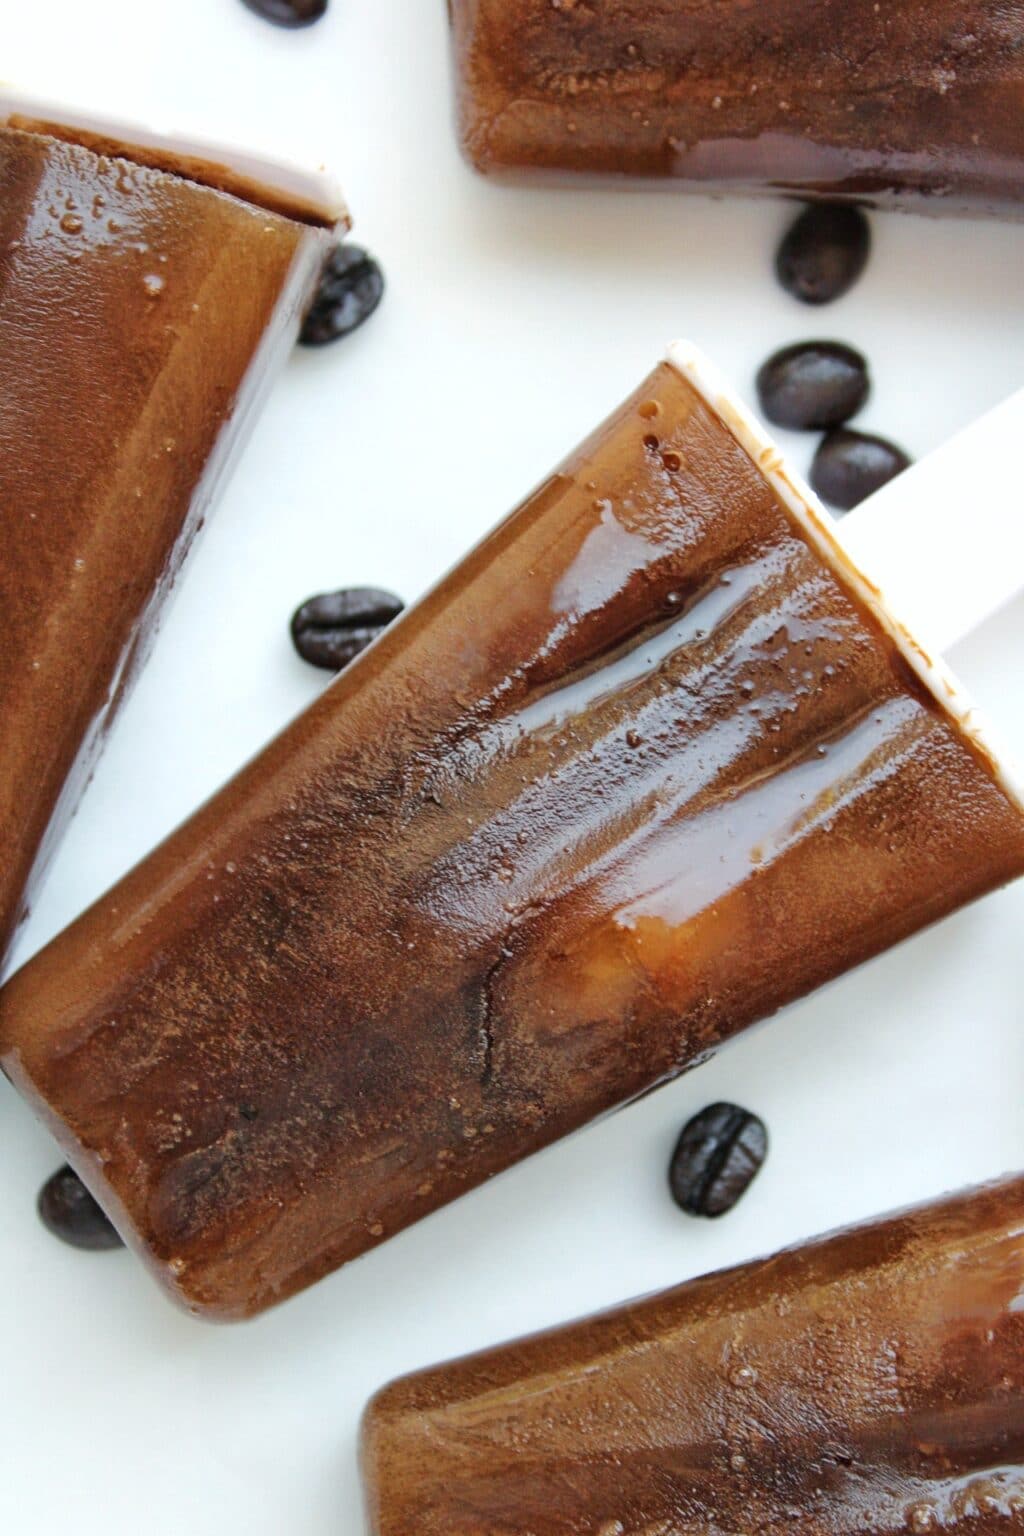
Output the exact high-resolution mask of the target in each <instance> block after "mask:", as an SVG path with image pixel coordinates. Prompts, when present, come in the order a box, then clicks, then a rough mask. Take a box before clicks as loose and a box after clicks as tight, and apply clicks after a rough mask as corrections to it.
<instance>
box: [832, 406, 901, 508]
mask: <svg viewBox="0 0 1024 1536" xmlns="http://www.w3.org/2000/svg"><path fill="white" fill-rule="evenodd" d="M910 462H911V461H910V459H909V458H908V456H907V455H906V454H905V453H904V452H903V449H902V448H897V446H896V444H895V443H890V442H889V441H888V439H887V438H884V437H871V436H870V435H869V434H868V433H866V432H853V431H851V430H850V429H849V428H848V427H838V428H837V429H836V430H835V431H834V432H828V433H826V435H825V436H824V437H823V438H822V440H821V446H820V447H819V449H818V451H817V453H816V454H815V455H814V462H813V463H812V465H811V484H812V485H813V486H814V489H815V490H816V491H817V493H818V495H819V496H820V497H821V499H822V501H827V502H828V503H829V504H830V505H831V506H833V507H838V509H839V510H840V511H841V512H849V510H850V508H851V507H855V506H857V504H858V503H859V502H862V501H863V500H864V498H865V497H866V496H870V495H871V494H872V492H874V491H877V490H879V489H880V488H881V487H882V486H883V485H887V484H888V482H889V481H890V480H892V479H894V477H895V476H896V475H898V474H901V473H902V471H903V470H905V469H906V468H907V467H908V466H909V464H910Z"/></svg>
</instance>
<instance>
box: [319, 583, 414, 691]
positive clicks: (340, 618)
mask: <svg viewBox="0 0 1024 1536" xmlns="http://www.w3.org/2000/svg"><path fill="white" fill-rule="evenodd" d="M404 606H405V605H404V603H403V602H402V599H401V598H400V597H396V596H395V594H394V593H393V592H386V591H384V590H383V589H381V588H379V587H343V588H341V590H339V591H337V592H321V593H319V594H318V595H317V596H316V597H311V598H309V599H308V600H307V601H306V602H304V603H303V604H302V605H301V606H300V607H299V608H297V609H296V610H295V613H294V614H293V615H292V621H291V634H292V642H293V644H294V646H295V649H296V651H297V652H298V654H299V655H300V656H301V657H302V659H303V661H307V662H309V663H310V664H311V665H312V666H315V667H322V668H323V669H324V670H325V671H329V672H340V671H341V670H342V668H343V667H347V666H348V664H349V663H350V662H352V661H354V660H355V658H356V657H357V656H358V655H359V654H360V652H361V651H364V650H365V649H366V648H367V646H368V645H371V644H372V643H373V641H374V640H376V639H377V637H378V635H380V634H381V633H382V631H383V630H385V629H386V628H387V627H388V625H389V624H391V623H393V621H394V620H395V619H397V617H398V615H399V614H400V613H401V612H402V609H403V608H404Z"/></svg>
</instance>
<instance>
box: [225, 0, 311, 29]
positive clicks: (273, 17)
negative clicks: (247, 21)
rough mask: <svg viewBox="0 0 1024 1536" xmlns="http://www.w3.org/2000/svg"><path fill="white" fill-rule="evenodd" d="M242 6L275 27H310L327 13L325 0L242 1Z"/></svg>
mask: <svg viewBox="0 0 1024 1536" xmlns="http://www.w3.org/2000/svg"><path fill="white" fill-rule="evenodd" d="M242 4H243V5H244V6H246V7H247V9H248V10H250V11H255V12H256V15H257V16H262V17H263V18H264V20H265V21H272V22H273V23H274V25H275V27H310V26H312V25H313V22H314V21H319V20H320V18H321V16H323V15H325V14H326V11H327V0H242Z"/></svg>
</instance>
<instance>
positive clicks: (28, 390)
mask: <svg viewBox="0 0 1024 1536" xmlns="http://www.w3.org/2000/svg"><path fill="white" fill-rule="evenodd" d="M2 107H3V102H2V101H0V108H2ZM48 126H49V127H50V128H52V132H48V131H44V130H43V127H42V125H39V126H37V127H33V128H29V129H26V128H19V127H15V126H11V122H10V121H9V120H4V121H0V194H2V195H0V359H2V363H3V377H4V386H3V405H2V407H0V519H2V530H3V537H2V540H0V612H2V615H3V619H2V623H0V717H2V719H3V730H2V732H0V955H2V952H3V951H4V950H5V949H6V947H7V944H8V942H9V940H10V937H11V934H12V931H13V929H14V927H15V925H16V923H17V921H18V918H19V916H21V915H22V914H23V911H24V905H25V901H26V899H27V891H28V888H29V885H30V881H31V878H32V876H33V872H37V871H38V868H39V866H40V864H41V861H42V858H43V857H44V856H45V851H46V846H47V844H48V842H50V841H52V839H53V837H54V836H55V834H56V832H57V831H58V830H59V826H60V823H61V821H62V820H63V816H64V813H65V812H66V811H67V810H69V809H70V808H71V807H72V806H73V804H74V800H75V798H76V796H77V793H78V790H79V789H80V787H81V784H82V781H83V779H84V777H85V775H86V774H87V773H88V771H89V768H90V766H91V764H92V761H93V759H94V757H95V752H96V749H97V747H98V745H99V742H100V741H101V739H102V737H103V734H104V733H105V731H106V729H107V727H108V725H109V722H110V719H111V716H112V713H113V711H114V708H115V706H116V704H117V702H118V700H119V698H120V697H121V696H122V694H123V692H124V690H125V688H126V686H127V685H128V684H129V683H130V681H131V677H132V674H133V672H134V671H135V670H136V669H137V667H138V665H139V663H140V660H141V659H142V656H143V654H144V651H145V648H146V644H147V638H148V635H149V632H150V629H151V627H152V625H153V622H154V620H155V617H156V614H157V610H158V608H159V605H160V602H161V600H162V598H163V597H164V595H165V594H166V592H167V590H168V588H169V587H170V585H171V583H172V582H173V580H174V576H175V573H176V571H177V569H178V567H179V565H180V563H181V560H182V558H183V556H184V554H185V552H186V550H187V548H188V545H189V543H190V542H191V540H192V537H193V535H194V534H195V532H196V529H197V528H198V526H199V524H200V523H201V521H202V519H203V517H204V515H205V512H206V509H207V507H208V505H209V503H210V500H211V498H212V495H213V491H214V488H215V485H216V482H217V480H218V477H219V476H220V474H221V472H222V471H223V468H224V465H225V461H226V458H227V455H228V452H229V450H230V448H231V446H232V444H233V443H234V442H235V441H236V439H237V436H238V431H239V428H240V427H241V426H242V424H243V422H244V421H245V418H246V417H247V415H249V414H250V410H251V407H252V406H253V404H254V403H255V399H256V397H257V395H258V393H259V390H260V388H261V386H262V385H263V384H265V383H266V382H267V380H268V378H269V375H270V372H271V371H272V366H273V363H274V361H275V360H276V359H277V358H278V357H279V356H280V355H281V354H282V352H283V350H285V349H287V347H288V345H289V342H290V340H291V338H292V336H293V334H294V331H295V329H296V328H297V325H298V319H299V315H300V312H301V308H302V305H303V302H304V300H305V298H306V296H307V295H308V293H309V292H310V290H311V287H312V285H313V284H314V283H315V280H316V273H317V270H318V267H319V263H320V261H321V259H322V256H323V253H324V249H325V243H326V241H327V240H328V230H327V228H326V227H325V226H327V225H329V224H330V223H331V222H332V219H331V216H330V215H329V214H328V213H326V212H324V211H321V213H320V214H319V215H317V214H315V213H314V211H313V210H311V209H310V208H308V207H306V206H302V207H301V209H300V211H299V212H296V213H295V215H294V216H288V215H286V214H284V213H281V212H275V211H271V210H270V209H269V208H267V207H264V206H262V205H260V204H259V203H258V202H247V201H243V200H242V199H241V198H239V197H237V196H233V195H229V194H228V193H225V192H223V191H221V190H219V189H218V188H217V187H214V186H209V185H204V184H202V183H200V182H199V181H194V180H189V179H187V178H186V177H185V176H182V175H176V174H173V173H172V172H170V171H169V170H161V169H154V168H152V167H151V166H147V165H146V164H144V163H132V162H131V161H129V160H127V159H124V158H121V157H117V156H114V155H112V154H109V153H107V152H105V151H104V152H98V151H96V150H94V149H92V148H89V147H86V146H85V145H83V144H82V143H79V142H76V141H75V138H74V133H75V132H76V131H77V130H73V129H68V128H67V127H66V126H62V125H58V124H51V125H48ZM58 133H62V134H68V135H70V137H67V138H60V137H56V136H55V134H58ZM86 136H87V137H89V136H88V135H86ZM121 147H123V148H124V149H125V150H126V152H134V153H136V154H139V155H140V156H142V158H143V159H145V158H146V157H147V156H151V155H152V154H154V153H156V151H155V150H153V149H152V148H149V149H145V150H138V149H135V150H134V151H133V150H132V147H131V146H130V145H127V144H124V145H122V146H121ZM163 159H164V161H165V162H167V163H168V164H169V163H171V161H172V160H173V156H172V154H171V152H170V151H169V150H167V149H166V148H165V150H164V152H163ZM205 169H206V170H207V171H208V172H212V171H213V170H214V168H213V167H210V166H207V167H206V168H205ZM221 170H222V171H223V172H224V175H225V176H226V175H227V170H226V168H221ZM251 190H252V193H253V196H258V195H260V194H259V189H258V188H257V187H255V186H253V187H252V189H251ZM267 196H268V199H270V198H271V193H270V191H269V190H268V192H267ZM274 200H275V201H277V202H280V201H281V198H279V197H277V196H276V194H275V197H274Z"/></svg>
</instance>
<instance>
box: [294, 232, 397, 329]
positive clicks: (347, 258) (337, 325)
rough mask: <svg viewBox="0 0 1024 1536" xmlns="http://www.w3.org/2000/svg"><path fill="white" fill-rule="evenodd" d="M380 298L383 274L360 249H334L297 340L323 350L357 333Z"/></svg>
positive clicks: (339, 246) (348, 247) (357, 246)
mask: <svg viewBox="0 0 1024 1536" xmlns="http://www.w3.org/2000/svg"><path fill="white" fill-rule="evenodd" d="M383 296H384V274H383V272H382V271H381V269H380V267H379V266H378V265H377V263H376V262H375V261H374V259H373V257H372V256H370V255H369V254H368V253H367V252H366V251H364V250H363V248H362V246H361V245H336V246H335V247H334V248H333V250H332V251H331V253H330V255H329V256H328V257H327V260H326V261H325V262H324V268H323V271H322V272H321V274H320V286H319V288H318V289H317V291H316V297H315V298H314V299H313V302H312V304H311V305H310V306H309V309H308V310H307V311H306V318H305V319H304V320H303V322H302V330H301V331H300V333H299V340H300V342H301V343H302V345H303V346H304V347H324V346H326V345H327V343H328V342H329V341H337V340H338V339H339V338H340V337H342V336H348V335H350V334H351V333H352V332H353V331H355V330H358V328H359V327H360V326H361V325H362V323H363V321H364V320H369V318H370V316H371V315H372V314H373V312H374V310H375V309H376V308H377V305H378V304H379V303H380V301H381V299H382V298H383Z"/></svg>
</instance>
